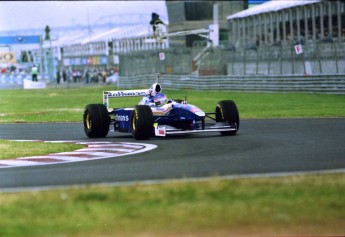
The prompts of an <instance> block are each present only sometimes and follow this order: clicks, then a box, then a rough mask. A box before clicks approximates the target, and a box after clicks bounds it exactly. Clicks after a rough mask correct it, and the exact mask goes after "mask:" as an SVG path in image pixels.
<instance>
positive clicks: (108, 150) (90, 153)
mask: <svg viewBox="0 0 345 237" xmlns="http://www.w3.org/2000/svg"><path fill="white" fill-rule="evenodd" d="M15 141H18V142H27V141H31V142H32V141H34V142H51V143H75V144H81V145H86V146H87V147H86V148H82V149H79V150H75V151H71V152H61V153H55V154H49V155H46V156H30V157H19V158H16V159H10V160H0V169H1V168H11V167H20V166H38V165H47V164H57V163H66V162H78V161H87V160H95V159H105V158H111V157H119V156H125V155H131V154H137V153H141V152H146V151H149V150H152V149H155V148H156V147H157V146H156V145H152V144H144V143H125V142H94V141H90V142H88V141H41V140H15Z"/></svg>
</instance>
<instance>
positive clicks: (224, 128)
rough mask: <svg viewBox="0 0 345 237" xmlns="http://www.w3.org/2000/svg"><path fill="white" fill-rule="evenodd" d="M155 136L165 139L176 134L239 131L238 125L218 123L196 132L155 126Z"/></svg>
mask: <svg viewBox="0 0 345 237" xmlns="http://www.w3.org/2000/svg"><path fill="white" fill-rule="evenodd" d="M154 128H155V135H156V136H160V137H165V136H168V135H175V134H193V133H206V132H231V131H237V124H236V123H233V124H228V123H216V124H215V125H213V126H209V127H205V128H204V129H194V130H183V129H176V128H174V127H170V126H166V125H157V124H155V125H154Z"/></svg>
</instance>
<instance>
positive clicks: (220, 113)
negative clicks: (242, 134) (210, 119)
mask: <svg viewBox="0 0 345 237" xmlns="http://www.w3.org/2000/svg"><path fill="white" fill-rule="evenodd" d="M224 121H227V122H228V123H229V124H234V123H236V125H237V129H236V131H229V132H220V133H221V134H222V135H235V134H236V133H237V131H238V129H239V127H240V116H239V113H238V110H237V106H236V104H235V102H234V101H232V100H222V101H219V102H218V104H217V106H216V122H224Z"/></svg>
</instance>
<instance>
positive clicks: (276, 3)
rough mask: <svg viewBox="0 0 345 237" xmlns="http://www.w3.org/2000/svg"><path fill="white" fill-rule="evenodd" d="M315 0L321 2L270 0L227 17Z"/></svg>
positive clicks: (229, 18)
mask: <svg viewBox="0 0 345 237" xmlns="http://www.w3.org/2000/svg"><path fill="white" fill-rule="evenodd" d="M316 2H321V0H271V1H269V2H265V3H262V4H260V5H258V6H255V7H252V8H249V9H247V10H244V11H241V12H238V13H236V14H233V15H230V16H228V17H227V19H228V20H232V19H236V18H244V17H248V16H253V15H258V14H262V13H267V12H276V11H280V10H283V9H287V8H292V7H297V6H303V5H307V4H312V3H316Z"/></svg>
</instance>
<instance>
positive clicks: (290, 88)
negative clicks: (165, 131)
mask: <svg viewBox="0 0 345 237" xmlns="http://www.w3.org/2000/svg"><path fill="white" fill-rule="evenodd" d="M154 81H155V76H154V75H145V76H136V77H120V78H119V80H118V87H119V88H122V89H135V88H138V89H142V88H149V86H150V85H151V84H152V83H153V82H154ZM159 82H160V84H161V85H162V87H163V89H164V88H165V89H174V90H178V89H192V90H227V91H253V92H314V93H329V94H345V77H344V76H343V75H338V74H334V75H313V76H305V75H284V76H270V75H265V76H260V75H257V76H250V77H248V76H207V77H200V76H199V77H196V76H171V75H161V77H160V81H159Z"/></svg>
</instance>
